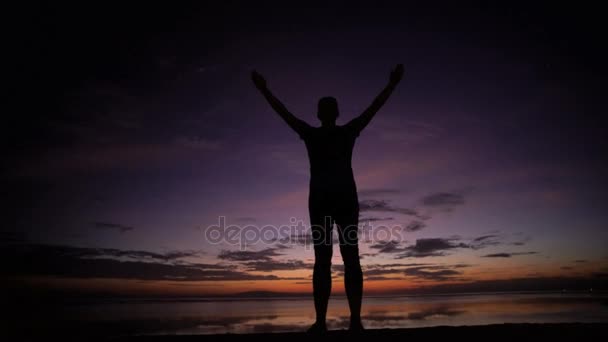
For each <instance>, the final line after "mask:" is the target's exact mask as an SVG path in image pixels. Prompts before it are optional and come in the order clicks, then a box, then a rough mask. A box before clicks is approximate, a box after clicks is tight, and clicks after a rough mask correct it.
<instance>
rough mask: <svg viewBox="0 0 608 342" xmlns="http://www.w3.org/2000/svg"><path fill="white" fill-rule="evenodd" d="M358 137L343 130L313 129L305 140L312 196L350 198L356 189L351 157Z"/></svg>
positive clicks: (339, 128) (340, 128)
mask: <svg viewBox="0 0 608 342" xmlns="http://www.w3.org/2000/svg"><path fill="white" fill-rule="evenodd" d="M355 140H356V135H354V134H352V132H350V131H349V130H348V129H346V127H344V126H335V127H316V128H313V129H312V131H311V132H310V134H309V135H308V137H307V139H305V143H306V149H307V150H308V159H309V161H310V190H311V193H323V194H327V195H329V194H336V195H340V194H344V195H350V194H352V193H353V192H354V194H355V196H356V186H355V180H354V177H353V170H352V164H351V161H352V154H353V147H354V145H355Z"/></svg>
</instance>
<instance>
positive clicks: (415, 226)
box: [405, 221, 426, 232]
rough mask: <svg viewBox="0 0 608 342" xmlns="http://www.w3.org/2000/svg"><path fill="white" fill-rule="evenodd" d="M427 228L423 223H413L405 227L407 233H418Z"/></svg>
mask: <svg viewBox="0 0 608 342" xmlns="http://www.w3.org/2000/svg"><path fill="white" fill-rule="evenodd" d="M424 227H426V224H425V223H424V222H421V221H412V222H410V223H409V224H408V225H407V226H405V231H407V232H417V231H419V230H422V229H423V228H424Z"/></svg>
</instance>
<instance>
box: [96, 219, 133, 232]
mask: <svg viewBox="0 0 608 342" xmlns="http://www.w3.org/2000/svg"><path fill="white" fill-rule="evenodd" d="M93 227H94V228H95V229H102V230H116V231H119V232H121V233H124V232H128V231H130V230H133V229H134V228H133V227H132V226H126V225H124V224H119V223H112V222H102V221H97V222H93Z"/></svg>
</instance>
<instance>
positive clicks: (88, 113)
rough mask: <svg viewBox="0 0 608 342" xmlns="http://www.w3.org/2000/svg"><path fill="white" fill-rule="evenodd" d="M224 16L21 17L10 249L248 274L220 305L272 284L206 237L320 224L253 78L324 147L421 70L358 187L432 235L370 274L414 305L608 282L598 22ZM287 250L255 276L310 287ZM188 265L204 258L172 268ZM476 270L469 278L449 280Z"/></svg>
mask: <svg viewBox="0 0 608 342" xmlns="http://www.w3.org/2000/svg"><path fill="white" fill-rule="evenodd" d="M221 3H222V5H219V4H214V5H199V6H185V7H178V6H176V5H171V6H169V7H166V6H161V5H151V4H146V6H151V7H139V6H137V7H136V6H133V5H129V6H125V5H123V4H121V5H108V4H107V3H99V4H98V5H97V6H93V5H90V4H87V5H79V6H76V7H74V6H73V5H55V4H53V5H47V6H45V7H36V8H29V9H23V12H21V13H19V15H20V16H19V17H20V18H21V17H23V19H22V20H19V22H20V25H19V26H16V27H17V28H16V30H17V31H18V32H19V36H18V37H17V38H15V39H14V40H15V41H14V43H16V44H15V48H14V50H15V51H19V53H16V55H17V58H16V64H15V68H16V70H18V71H19V73H20V75H21V77H20V78H18V79H16V80H15V81H14V85H15V88H16V89H17V90H18V92H17V94H18V96H17V97H16V99H17V100H18V101H19V103H20V105H19V106H18V112H17V114H16V115H14V116H13V117H12V118H9V119H8V121H5V124H4V125H3V128H4V131H5V134H4V136H5V137H7V138H8V142H9V143H8V144H7V145H6V153H5V162H6V165H7V167H6V168H4V169H5V171H4V172H3V175H4V179H5V180H6V181H7V183H6V184H7V185H6V188H5V189H7V191H5V192H4V194H5V195H4V196H3V197H4V199H3V202H4V203H3V207H4V209H6V210H7V213H8V217H9V220H8V222H9V223H10V224H9V225H7V226H6V227H5V229H4V230H5V231H4V233H3V235H4V236H5V237H4V240H7V241H11V243H13V242H15V241H18V242H19V243H23V244H27V245H36V246H47V245H52V246H62V248H65V249H63V250H61V251H55V252H53V253H55V254H53V255H56V254H57V253H59V254H61V255H65V254H66V253H67V254H69V253H72V252H73V250H74V249H76V248H77V247H78V248H83V249H85V250H87V251H90V250H91V249H93V248H104V250H101V251H102V252H99V253H101V254H100V255H101V256H100V255H97V254H95V255H94V256H95V257H101V258H114V259H116V258H119V259H120V258H125V257H126V258H134V259H133V260H138V261H141V260H140V259H141V258H144V259H146V258H147V259H146V260H147V261H151V262H159V260H158V259H159V258H160V259H161V261H163V260H162V259H163V258H162V256H164V257H165V259H164V263H166V262H167V261H175V260H181V261H183V262H189V263H204V264H206V265H209V270H212V269H213V270H215V269H222V270H223V269H226V268H235V269H238V270H239V272H241V273H239V274H240V275H239V274H232V275H226V276H225V277H224V278H221V277H220V278H218V279H220V285H221V284H222V281H229V280H233V279H237V280H242V279H245V280H247V279H249V280H252V279H254V278H255V277H256V276H265V275H269V273H268V272H269V271H268V270H261V269H255V267H253V266H252V265H253V264H246V263H243V261H244V259H242V258H241V259H239V256H238V255H236V254H235V255H233V254H229V253H232V252H234V251H236V250H238V246H234V245H229V244H220V245H213V244H210V243H209V242H208V241H206V239H205V237H204V234H203V231H204V230H205V227H208V226H209V225H212V224H215V223H217V222H218V217H219V216H225V217H226V221H227V222H228V223H234V224H240V225H243V224H252V225H255V226H257V227H261V226H264V225H275V226H280V225H286V224H290V222H291V221H290V219H291V218H295V219H296V220H302V221H303V222H304V223H307V222H308V221H307V208H306V205H307V184H308V164H307V160H306V153H305V148H304V145H303V143H302V141H300V140H299V139H298V138H297V135H296V134H295V133H293V132H291V131H290V130H289V129H288V127H287V126H286V125H285V123H283V122H282V121H281V120H280V118H279V117H278V116H277V115H276V114H274V113H273V112H272V110H271V109H270V108H269V106H268V105H267V104H266V103H265V102H264V100H263V98H262V97H261V96H260V95H259V94H258V93H257V92H256V90H255V88H254V87H253V86H252V84H251V81H250V79H249V72H250V71H251V70H252V69H254V68H255V69H257V70H258V71H259V72H261V73H262V74H264V75H265V76H266V78H267V81H268V84H269V87H270V89H271V90H273V91H274V92H275V94H276V95H277V97H279V98H280V99H281V100H282V101H283V102H284V103H285V104H286V105H287V107H288V108H289V109H290V110H291V111H292V112H293V113H294V114H295V115H297V116H298V117H300V118H301V119H303V120H306V121H307V122H309V123H311V124H315V125H316V124H318V123H317V120H316V116H315V114H316V103H317V101H318V99H319V98H320V97H322V96H327V95H331V96H335V97H336V98H337V99H338V101H339V104H340V111H341V117H340V118H339V120H338V121H339V123H344V122H346V121H347V120H349V119H350V118H352V117H354V116H355V115H358V114H360V113H361V111H362V110H363V109H365V107H366V106H367V105H368V104H369V103H370V102H371V101H372V100H373V98H374V97H375V96H376V95H377V93H378V92H379V91H380V90H381V89H382V87H383V86H384V85H385V83H386V81H387V79H388V74H389V71H390V69H391V68H392V67H393V66H394V65H395V64H397V63H403V64H404V65H405V77H404V80H403V82H402V83H401V84H400V85H399V87H398V88H397V90H396V91H395V93H394V94H393V96H392V98H391V99H390V100H389V101H388V103H387V104H386V106H385V107H384V108H383V109H382V110H381V111H380V112H379V114H378V115H377V117H376V118H375V119H374V121H373V122H372V123H371V124H370V126H369V127H368V128H367V129H366V131H365V132H364V133H363V134H362V135H361V137H360V138H359V140H358V141H357V145H356V148H355V152H354V159H353V168H354V172H355V178H356V180H357V183H358V187H359V190H360V197H361V200H362V201H363V204H367V205H370V204H375V205H376V207H375V208H376V210H375V211H364V212H363V213H362V216H363V217H367V218H372V219H373V218H375V219H385V220H383V221H374V222H383V223H384V224H397V225H402V226H404V227H406V226H410V225H413V226H410V227H417V228H415V229H410V231H408V232H407V234H405V235H404V236H403V237H402V238H403V239H402V240H400V241H398V242H397V243H395V244H394V245H392V246H389V247H388V248H381V247H379V246H377V245H374V243H369V244H365V245H364V246H363V247H362V252H363V253H366V254H367V255H366V256H365V257H364V264H365V265H367V267H368V269H389V270H390V269H391V268H390V267H389V266H386V265H390V264H394V263H395V262H398V263H401V265H402V266H401V268H400V269H399V270H400V272H401V271H404V270H405V271H404V272H405V273H404V274H405V277H404V278H403V282H405V283H408V284H410V283H411V282H416V281H425V280H430V281H444V280H461V281H465V280H479V279H490V278H493V277H496V278H500V277H501V275H504V274H508V275H512V276H520V277H524V276H532V275H534V276H539V277H540V276H589V275H591V274H596V273H598V272H599V273H601V272H606V264H607V262H608V259H607V258H608V253H607V250H606V246H608V233H607V232H608V230H606V227H607V224H608V211H607V209H608V207H607V204H606V203H608V201H607V200H606V190H607V187H606V185H607V184H606V183H607V181H606V176H605V175H606V174H608V165H607V163H606V155H607V152H608V151H607V144H606V133H605V130H606V125H605V122H606V120H605V118H604V115H605V113H606V108H605V107H606V106H605V105H604V103H603V101H602V100H603V98H602V95H603V93H604V92H605V89H604V88H605V85H604V83H603V81H604V76H605V67H604V66H603V65H602V64H601V61H603V60H604V57H605V56H603V54H602V53H601V52H600V45H601V44H602V43H601V42H602V40H603V38H602V37H601V35H600V32H599V26H600V25H599V22H598V21H597V19H598V18H597V15H595V14H594V12H595V11H594V10H593V9H591V8H589V9H571V8H565V7H555V5H554V4H552V5H551V6H546V7H545V6H538V7H519V8H516V7H499V8H492V7H485V8H476V9H469V8H461V7H454V6H453V5H452V6H447V7H446V6H441V5H436V6H429V7H425V8H421V7H417V6H413V5H411V6H394V5H381V4H374V5H353V4H350V3H344V4H343V5H339V3H336V2H332V4H333V5H323V6H311V5H309V6H308V7H302V6H295V5H291V4H289V5H287V4H283V5H279V6H274V5H273V6H271V5H269V4H262V5H260V4H258V3H257V2H256V3H255V4H254V3H253V2H252V3H249V2H246V3H248V4H247V5H243V4H238V3H236V2H231V1H228V2H221ZM19 90H21V91H19ZM405 209H411V210H413V211H415V212H417V213H418V214H419V216H414V217H412V215H407V214H404V213H406V212H407V211H406V210H405ZM417 224H418V225H417ZM482 241H489V242H491V243H487V244H481V242H482ZM425 243H430V244H431V245H432V246H430V250H426V249H425V247H424V246H425ZM433 243H434V245H433ZM458 246H466V247H458ZM47 247H48V246H47ZM283 247H285V246H282V247H277V246H276V245H263V244H258V245H254V246H250V247H249V250H250V251H253V252H264V251H266V253H267V255H265V256H260V255H259V254H256V255H249V257H251V258H250V259H247V260H248V262H264V263H266V264H268V263H270V264H273V263H274V264H275V265H287V266H285V268H283V270H292V271H294V272H296V273H297V275H298V276H302V274H305V273H303V272H308V271H309V269H308V268H307V267H306V265H304V264H297V263H294V260H300V261H304V262H309V261H310V260H311V258H312V253H311V252H310V250H308V251H307V250H305V249H304V248H300V247H299V246H288V247H289V248H283ZM385 247H386V246H385ZM273 248H274V249H273ZM280 248H283V249H282V250H281V251H280V252H279V249H280ZM51 249H52V248H51ZM109 249H112V250H114V252H111V251H110V250H109ZM269 249H270V250H269ZM116 250H120V251H123V252H124V253H123V254H120V253H118V254H120V255H118V254H117V252H116ZM70 251H72V252H70ZM98 251H99V250H98ZM103 251H105V252H103ZM129 251H131V252H132V251H140V252H141V251H147V252H150V253H158V254H156V256H150V255H147V256H144V257H142V255H141V254H137V255H135V256H133V255H132V254H129V253H128V252H129ZM175 251H195V252H193V254H188V255H185V256H184V258H181V256H180V257H179V258H177V257H176V258H175V259H173V258H171V257H167V255H170V253H171V252H175ZM272 251H274V252H275V254H276V255H275V254H273V252H272ZM425 251H426V252H429V251H430V254H429V255H423V254H424V253H425ZM83 253H84V252H83ZM222 253H223V254H222ZM51 254H52V253H51ZM85 254H86V253H85ZM186 254H187V253H186ZM336 254H337V253H336ZM427 254H428V253H427ZM117 255H118V256H117ZM159 256H161V257H159ZM38 257H40V258H43V259H44V253H42V254H41V256H38ZM417 258H424V260H425V262H429V261H432V265H431V264H426V265H427V266H428V267H431V268H429V269H427V271H426V272H427V273H424V272H420V269H417V270H414V271H409V273H408V271H407V269H403V267H407V265H408V263H409V264H411V263H415V262H418V261H420V260H410V259H417ZM114 259H113V260H114ZM182 259H183V260H182ZM245 259H246V258H245ZM429 259H431V260H429ZM36 260H37V259H36ZM120 260H122V259H120ZM577 260H578V261H581V260H584V262H578V263H577V262H576V261H577ZM34 263H35V262H34ZM289 263H291V264H290V265H291V266H293V267H292V268H291V269H290V268H288V267H289V265H288V264H289ZM459 264H460V265H466V266H467V267H462V268H463V269H464V268H466V269H467V271H466V272H464V271H462V272H464V273H462V272H461V271H453V272H456V273H452V274H450V276H449V277H444V278H443V279H440V278H442V277H435V279H433V277H432V276H430V277H429V273H428V272H431V274H432V272H433V271H432V270H433V268H432V267H435V268H434V269H435V270H437V269H438V268H437V267H446V269H448V268H449V269H450V270H455V269H460V268H459V267H457V266H455V265H459ZM583 264H584V267H583V266H582V265H583ZM172 265H173V264H172ZM429 265H430V266H429ZM575 266H576V267H575ZM63 271H64V270H62V269H61V267H59V269H53V268H52V267H50V266H48V267H46V266H45V267H41V268H38V269H37V268H35V267H34V268H32V269H26V270H22V271H19V272H18V273H20V274H27V275H29V274H34V275H36V274H42V275H56V274H62V272H63ZM423 271H424V270H423ZM163 272H165V273H163ZM167 272H169V271H162V272H161V271H158V272H157V273H154V272H151V274H155V275H154V276H151V275H146V276H141V277H140V276H133V277H131V276H129V274H130V273H128V272H127V273H126V274H127V275H124V274H123V275H122V277H126V278H136V279H138V278H142V279H146V280H151V279H152V280H154V279H156V280H158V279H161V280H162V279H166V277H165V276H166V273H167ZM171 272H173V271H170V272H169V273H171ZM175 272H176V273H175V274H177V275H176V276H175V277H176V278H178V277H180V276H181V275H180V274H181V273H180V272H181V271H180V270H176V271H175ZM256 272H257V273H256ZM264 272H266V273H264ZM298 272H299V273H298ZM384 272H385V274H388V275H390V274H391V273H390V272H388V271H384ZM85 273H86V272H85ZM110 273H111V272H110ZM448 273H449V272H448ZM134 274H139V273H137V272H135V273H134ZM171 274H173V273H171ZM400 274H402V273H400ZM243 275H244V276H243ZM272 275H276V274H275V273H272ZM459 275H462V277H460V278H459ZM465 275H466V277H465ZM72 276H73V277H76V278H78V277H80V276H82V277H86V275H83V274H78V273H75V274H72ZM89 276H90V275H89ZM95 276H97V277H101V278H121V276H119V275H116V274H105V273H103V271H100V274H96V275H95ZM232 276H234V277H235V278H230V277H232ZM239 276H240V277H241V278H239ZM452 276H453V277H452ZM155 277H156V278H155ZM247 277H249V278H247ZM278 278H281V279H278V280H277V281H285V282H288V281H289V274H288V273H286V274H285V275H283V274H280V273H279V276H278ZM292 278H294V280H293V281H294V283H293V284H294V286H295V284H298V283H302V281H301V280H300V281H299V282H298V281H297V279H295V277H292ZM201 279H202V280H208V279H207V278H205V276H204V275H203V276H202V278H196V279H193V280H201ZM256 279H257V278H256ZM304 279H306V278H305V277H304ZM387 279H388V278H387ZM381 280H382V279H378V281H381ZM392 281H393V283H395V277H393V279H392ZM393 283H392V284H393ZM393 285H394V284H393ZM393 285H391V286H393ZM264 286H265V285H260V288H266V287H264ZM394 286H397V285H394ZM394 286H393V287H394ZM296 287H297V286H296ZM372 287H373V286H372ZM378 288H381V286H380V285H378Z"/></svg>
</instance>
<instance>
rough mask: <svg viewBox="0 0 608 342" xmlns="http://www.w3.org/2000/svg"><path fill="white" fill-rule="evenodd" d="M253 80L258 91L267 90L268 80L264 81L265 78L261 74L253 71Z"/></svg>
mask: <svg viewBox="0 0 608 342" xmlns="http://www.w3.org/2000/svg"><path fill="white" fill-rule="evenodd" d="M251 80H252V81H253V84H255V86H256V87H257V88H258V89H265V88H266V80H265V79H264V76H262V75H261V74H260V73H259V72H257V71H255V70H253V71H252V72H251Z"/></svg>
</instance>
